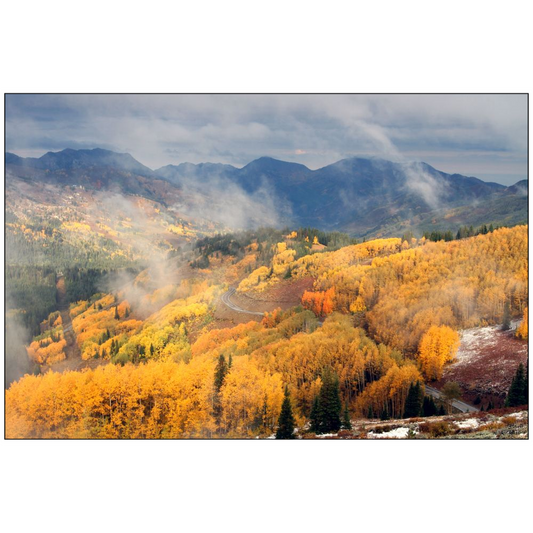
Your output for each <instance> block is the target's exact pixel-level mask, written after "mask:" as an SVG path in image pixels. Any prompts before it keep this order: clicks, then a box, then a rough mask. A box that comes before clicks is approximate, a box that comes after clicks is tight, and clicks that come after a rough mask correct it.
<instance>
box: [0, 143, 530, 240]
mask: <svg viewBox="0 0 533 533" xmlns="http://www.w3.org/2000/svg"><path fill="white" fill-rule="evenodd" d="M5 162H6V177H7V179H17V178H18V179H25V180H39V181H44V182H48V183H53V184H56V185H57V184H59V185H81V186H84V187H85V188H88V189H99V190H108V189H109V190H114V191H119V192H121V193H123V194H135V195H139V196H145V197H147V198H149V199H152V200H156V201H158V202H161V203H162V204H163V205H165V206H169V205H171V206H176V208H177V209H179V210H182V211H183V212H185V213H188V214H192V215H194V214H195V213H198V214H199V216H202V217H205V218H209V217H212V218H214V219H215V221H217V222H220V221H221V222H223V223H224V224H226V225H227V226H232V225H236V226H240V227H242V226H253V225H258V224H265V225H266V224H268V225H291V226H313V227H317V228H320V229H323V230H339V231H345V232H348V233H350V234H352V235H354V236H356V237H376V236H389V235H398V234H400V235H401V233H402V232H405V231H407V230H411V231H414V232H415V233H416V232H418V233H421V232H423V231H432V230H442V229H452V230H453V229H455V228H456V227H458V226H460V225H470V224H473V225H477V224H483V223H486V224H489V223H493V224H498V225H513V224H517V223H519V222H525V221H527V194H528V182H527V180H523V181H520V182H518V183H516V184H515V185H513V186H511V187H505V186H504V185H501V184H498V183H490V182H484V181H482V180H480V179H478V178H475V177H468V176H463V175H460V174H447V173H445V172H441V171H439V170H437V169H435V168H433V167H432V166H430V165H428V164H426V163H399V162H392V161H386V160H383V159H377V158H372V159H367V158H358V157H355V158H350V159H343V160H341V161H338V162H336V163H333V164H331V165H327V166H325V167H323V168H320V169H317V170H311V169H309V168H307V167H306V166H304V165H301V164H297V163H290V162H284V161H279V160H276V159H273V158H270V157H261V158H259V159H256V160H254V161H252V162H251V163H249V164H248V165H246V166H244V167H243V168H236V167H234V166H231V165H224V164H214V163H201V164H191V163H182V164H180V165H167V166H164V167H162V168H159V169H157V170H151V169H150V168H148V167H147V166H145V165H143V164H141V163H139V162H138V161H137V160H135V159H134V158H133V157H132V156H131V155H130V154H119V153H115V152H111V151H109V150H103V149H93V150H72V149H66V150H63V151H61V152H48V153H46V154H45V155H43V156H42V157H40V158H23V157H19V156H17V155H15V154H12V153H6V156H5ZM238 212H242V213H245V215H244V216H240V217H236V218H234V217H233V215H235V214H236V213H238ZM217 218H218V220H217ZM232 221H234V223H233V224H232Z"/></svg>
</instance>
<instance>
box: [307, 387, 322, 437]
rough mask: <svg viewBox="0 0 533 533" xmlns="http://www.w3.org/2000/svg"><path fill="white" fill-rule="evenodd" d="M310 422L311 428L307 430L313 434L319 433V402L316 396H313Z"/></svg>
mask: <svg viewBox="0 0 533 533" xmlns="http://www.w3.org/2000/svg"><path fill="white" fill-rule="evenodd" d="M309 419H310V421H311V427H310V428H309V429H310V430H311V431H312V432H313V433H319V432H320V400H319V398H318V396H315V398H314V400H313V407H312V408H311V414H310V415H309Z"/></svg>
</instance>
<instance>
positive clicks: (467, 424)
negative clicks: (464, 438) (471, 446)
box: [455, 418, 479, 429]
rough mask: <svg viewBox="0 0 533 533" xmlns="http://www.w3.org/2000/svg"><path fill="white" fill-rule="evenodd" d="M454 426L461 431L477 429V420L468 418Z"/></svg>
mask: <svg viewBox="0 0 533 533" xmlns="http://www.w3.org/2000/svg"><path fill="white" fill-rule="evenodd" d="M455 425H456V426H457V427H459V428H461V429H466V428H477V427H478V426H479V420H478V419H477V418H469V419H467V420H461V421H460V422H455Z"/></svg>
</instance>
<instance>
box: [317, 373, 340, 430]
mask: <svg viewBox="0 0 533 533" xmlns="http://www.w3.org/2000/svg"><path fill="white" fill-rule="evenodd" d="M319 407H320V410H319V416H320V432H321V433H329V432H330V431H338V430H339V429H340V427H341V418H340V415H341V410H342V403H341V396H340V388H339V378H338V377H337V375H336V374H334V373H333V371H332V370H331V368H329V367H326V368H325V369H324V371H323V372H322V388H321V389H320V394H319Z"/></svg>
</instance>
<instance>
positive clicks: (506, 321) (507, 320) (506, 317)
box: [502, 300, 511, 331]
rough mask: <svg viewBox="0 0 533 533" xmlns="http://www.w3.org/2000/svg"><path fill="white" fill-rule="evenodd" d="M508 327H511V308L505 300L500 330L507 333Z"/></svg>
mask: <svg viewBox="0 0 533 533" xmlns="http://www.w3.org/2000/svg"><path fill="white" fill-rule="evenodd" d="M510 327H511V307H510V305H509V300H507V301H506V302H505V305H504V307H503V324H502V330H503V331H507V330H508V329H509V328H510Z"/></svg>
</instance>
